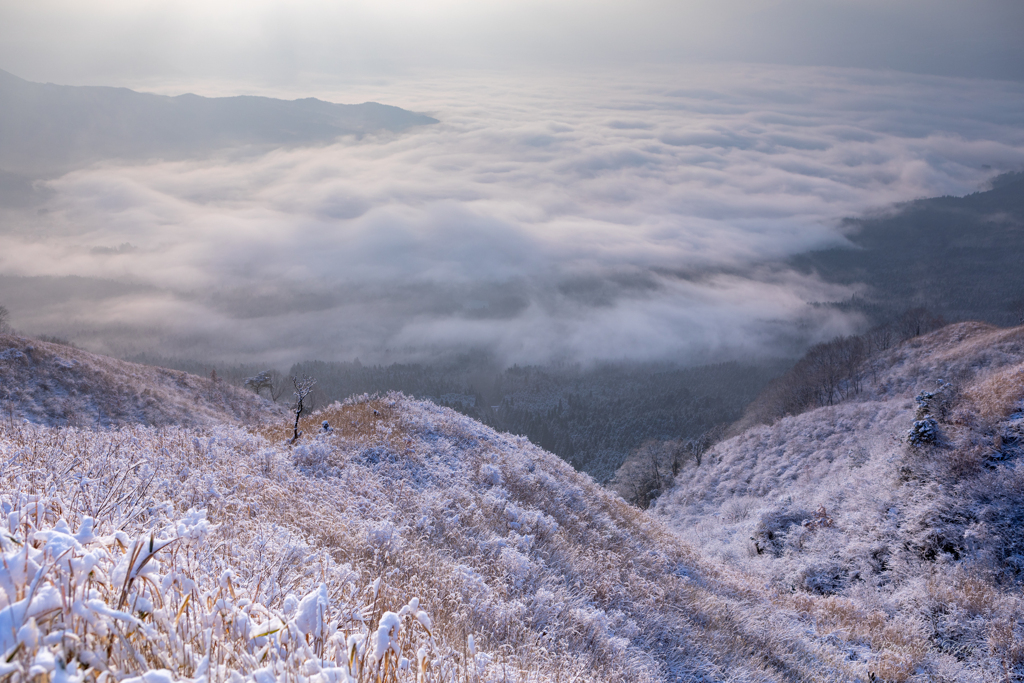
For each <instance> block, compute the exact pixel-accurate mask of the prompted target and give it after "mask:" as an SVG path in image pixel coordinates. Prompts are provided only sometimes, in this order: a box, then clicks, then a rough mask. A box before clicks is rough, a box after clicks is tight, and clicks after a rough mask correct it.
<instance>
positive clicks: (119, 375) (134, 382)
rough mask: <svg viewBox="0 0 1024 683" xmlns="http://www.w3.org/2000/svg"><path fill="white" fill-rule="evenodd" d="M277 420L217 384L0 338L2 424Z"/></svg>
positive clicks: (267, 408) (252, 399)
mask: <svg viewBox="0 0 1024 683" xmlns="http://www.w3.org/2000/svg"><path fill="white" fill-rule="evenodd" d="M279 414H280V409H279V408H277V407H275V406H272V405H270V404H268V403H267V402H266V401H263V400H261V399H259V398H258V397H256V396H254V395H253V394H252V393H251V392H247V391H243V390H241V389H238V388H236V387H233V386H230V385H228V384H226V383H224V382H219V381H213V380H211V379H206V378H201V377H196V376H195V375H189V374H187V373H184V372H179V371H177V370H167V369H164V368H156V367H151V366H148V365H138V364H136V363H127V362H124V361H119V360H115V359H113V358H107V357H104V356H97V355H96V354H92V353H89V352H87V351H83V350H81V349H77V348H74V347H71V346H65V345H63V344H51V343H48V342H42V341H39V340H36V339H26V338H23V337H17V336H14V335H9V334H0V419H3V420H6V421H8V422H10V421H11V420H17V421H21V420H28V421H30V422H34V423H38V424H46V425H54V426H66V425H71V426H82V427H85V426H92V425H98V426H112V425H120V424H127V423H141V424H149V425H168V424H184V425H213V424H219V423H238V422H253V421H259V420H261V419H267V418H269V417H270V416H271V415H279Z"/></svg>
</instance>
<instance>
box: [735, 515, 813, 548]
mask: <svg viewBox="0 0 1024 683" xmlns="http://www.w3.org/2000/svg"><path fill="white" fill-rule="evenodd" d="M810 518H811V513H810V512H808V511H807V510H803V509H799V508H796V509H793V508H790V507H788V506H787V507H780V508H772V509H770V510H768V511H767V512H765V513H764V514H762V515H761V518H760V519H759V520H758V521H757V525H756V526H755V527H754V534H753V536H751V537H750V540H751V541H753V542H754V548H755V549H756V551H757V554H758V555H760V554H762V553H768V554H769V555H773V556H775V557H780V556H781V555H782V553H783V550H784V548H785V545H786V540H787V537H788V535H789V533H790V531H791V530H793V528H794V527H797V528H799V527H800V526H802V525H803V523H804V522H806V521H807V520H809V519H810Z"/></svg>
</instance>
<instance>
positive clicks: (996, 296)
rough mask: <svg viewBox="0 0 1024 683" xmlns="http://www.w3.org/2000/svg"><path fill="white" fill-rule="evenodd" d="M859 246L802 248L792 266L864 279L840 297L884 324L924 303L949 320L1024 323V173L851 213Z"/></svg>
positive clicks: (846, 280)
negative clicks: (861, 292)
mask: <svg viewBox="0 0 1024 683" xmlns="http://www.w3.org/2000/svg"><path fill="white" fill-rule="evenodd" d="M844 228H845V231H846V233H847V235H848V237H849V240H850V242H851V243H852V244H853V248H845V249H844V248H836V249H828V250H824V251H816V252H811V253H807V254H801V255H799V256H797V257H794V258H793V259H791V261H790V265H792V266H794V267H796V268H797V269H798V270H801V271H803V272H816V273H818V274H819V275H820V276H821V277H822V278H823V279H824V280H826V281H828V282H836V283H842V284H856V283H865V284H867V285H868V286H869V290H868V291H867V293H866V295H865V296H864V297H858V298H856V299H854V300H852V301H846V302H842V303H841V305H842V306H843V307H846V308H850V309H854V310H860V311H863V312H865V313H867V314H868V315H869V316H870V317H871V318H872V320H873V321H874V322H876V323H881V322H884V321H886V320H889V319H891V318H894V317H897V315H898V314H899V313H900V312H902V311H904V310H906V309H908V308H913V307H918V306H923V307H925V308H927V309H928V310H929V311H931V312H932V313H936V314H939V315H942V316H943V317H945V318H946V320H947V321H950V322H953V321H961V320H984V321H985V322H988V323H991V324H994V325H1018V324H1020V323H1021V322H1024V271H1022V270H1021V263H1024V173H1009V174H1005V175H1003V176H1000V177H999V178H997V179H996V180H995V182H993V188H992V189H991V190H988V191H986V192H976V193H974V194H971V195H967V196H966V197H935V198H932V199H921V200H918V201H914V202H910V203H907V204H904V205H902V206H900V207H897V209H896V211H895V212H894V213H891V214H887V215H883V216H876V217H868V218H858V219H848V220H846V221H845V223H844Z"/></svg>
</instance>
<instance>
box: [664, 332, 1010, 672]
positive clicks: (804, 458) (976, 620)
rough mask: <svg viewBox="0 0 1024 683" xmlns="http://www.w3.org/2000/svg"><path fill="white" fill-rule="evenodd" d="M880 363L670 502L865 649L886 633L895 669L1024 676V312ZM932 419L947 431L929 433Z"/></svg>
mask: <svg viewBox="0 0 1024 683" xmlns="http://www.w3.org/2000/svg"><path fill="white" fill-rule="evenodd" d="M871 374H872V380H873V381H872V382H871V384H870V386H868V387H867V388H866V389H865V391H864V392H863V393H862V395H861V397H860V398H859V400H856V401H853V402H848V403H843V404H839V405H837V406H832V407H827V408H821V409H818V410H815V411H812V412H809V413H804V414H801V415H798V416H795V417H787V418H784V419H782V420H780V421H779V422H777V423H775V424H774V425H772V426H762V427H757V428H753V429H750V430H748V431H746V432H744V433H743V434H741V435H739V436H737V437H734V438H732V439H729V440H727V441H725V442H722V443H720V444H718V445H717V446H716V447H715V448H714V449H713V450H712V451H710V452H709V453H708V454H707V455H706V457H705V458H704V462H703V464H702V465H701V466H700V467H697V466H696V465H695V464H693V463H692V462H691V463H689V464H688V465H687V468H686V469H685V470H684V471H682V472H681V473H680V475H679V476H678V478H677V480H676V486H675V488H674V489H672V490H671V491H670V492H668V493H667V494H665V495H664V496H662V498H660V499H659V500H658V503H657V506H656V508H655V510H654V514H655V515H656V516H657V517H659V518H661V519H664V520H666V521H668V522H670V523H671V524H673V526H675V527H676V529H677V530H678V531H679V532H680V534H681V535H682V536H683V538H685V539H686V540H687V541H688V542H690V543H692V544H693V545H694V546H695V547H697V548H699V549H700V550H701V551H702V552H703V553H705V554H706V555H707V556H708V557H710V558H714V559H716V560H718V561H720V562H723V563H726V564H728V565H730V566H733V567H736V568H737V569H740V570H742V571H744V572H747V573H748V574H750V575H752V576H760V577H762V580H763V581H765V583H766V584H767V585H769V586H771V587H772V588H773V589H774V590H776V591H779V592H780V594H788V595H790V596H791V598H790V599H791V600H792V601H793V602H792V604H793V605H795V607H796V609H798V610H802V611H803V612H804V613H805V614H806V615H808V616H809V617H811V618H813V620H814V623H815V628H816V630H817V632H818V633H821V634H827V633H833V634H836V635H837V636H838V637H840V638H842V639H843V640H845V641H847V642H849V643H852V644H853V646H854V649H853V650H852V652H853V653H854V654H856V656H858V657H860V656H861V655H859V654H857V650H856V648H857V647H860V646H870V647H871V648H873V649H879V648H882V649H884V650H886V651H887V652H888V654H887V655H886V656H885V657H883V658H881V659H879V660H878V661H877V663H876V675H878V676H879V677H880V678H885V679H891V680H935V681H971V680H978V681H981V680H992V681H1002V680H1020V678H1021V677H1024V646H1022V643H1024V601H1022V593H1021V589H1022V585H1024V412H1022V410H1024V402H1022V400H1024V328H1016V329H1014V330H997V329H994V328H991V327H989V326H985V325H979V324H973V323H967V324H961V325H953V326H950V327H948V328H945V329H943V330H940V331H938V332H935V333H933V334H931V335H927V336H925V337H922V338H919V339H915V340H911V342H908V343H906V344H903V345H901V346H900V347H897V348H896V349H893V350H891V351H890V352H888V353H887V354H885V355H883V356H880V357H878V358H876V359H874V360H873V365H872V367H871ZM939 380H943V383H941V384H940V382H939ZM923 391H928V392H931V393H932V394H934V396H933V398H931V399H928V400H927V401H924V404H927V405H923V404H921V403H919V402H917V401H915V397H916V396H918V395H919V394H920V393H921V392H923ZM922 419H928V420H932V421H933V422H934V423H935V426H936V432H937V441H936V443H934V444H929V443H919V445H916V446H915V445H912V444H911V443H909V442H908V438H907V434H908V430H910V429H911V427H912V425H913V424H914V422H915V421H920V420H922ZM805 601H806V604H805ZM901 641H903V642H901Z"/></svg>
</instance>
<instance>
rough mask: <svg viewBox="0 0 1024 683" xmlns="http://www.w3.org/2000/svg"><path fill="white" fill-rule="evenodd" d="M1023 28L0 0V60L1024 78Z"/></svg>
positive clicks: (493, 1) (784, 13)
mask: <svg viewBox="0 0 1024 683" xmlns="http://www.w3.org/2000/svg"><path fill="white" fill-rule="evenodd" d="M1022 33H1024V3H1021V2H1019V0H972V1H971V2H964V1H963V0H895V1H894V0H631V1H630V2H625V1H623V0H347V1H344V2H326V1H324V0H291V1H289V2H281V1H280V0H219V1H218V0H213V1H211V0H149V1H146V0H92V1H90V2H88V3H83V2H80V1H79V0H33V1H32V2H18V1H15V0H4V2H3V3H0V64H2V65H3V67H2V68H5V69H6V70H7V71H11V72H12V73H16V74H18V75H20V76H22V77H23V78H28V79H30V80H44V81H46V80H52V81H54V82H61V83H76V84H77V83H89V84H98V85H109V84H113V83H114V82H117V84H122V83H128V82H134V83H140V82H153V81H161V80H165V81H166V80H168V79H170V80H175V81H180V82H189V81H194V80H197V79H217V80H224V81H231V82H235V83H239V82H243V81H244V82H257V83H261V84H264V85H266V84H277V85H285V84H289V83H294V82H296V81H297V80H301V79H302V78H303V77H305V76H308V75H309V74H322V75H330V76H333V77H335V78H354V77H361V76H365V75H367V74H377V75H401V74H409V73H413V72H417V71H418V70H420V69H428V70H449V69H465V68H486V69H512V70H515V69H521V68H524V67H535V68H542V69H552V70H557V69H565V68H573V67H575V68H579V67H585V68H592V67H609V66H615V67H622V66H626V65H634V64H649V63H664V64H680V63H694V62H720V61H738V62H763V63H774V64H791V65H803V66H836V67H855V68H869V69H893V70H897V71H906V72H912V73H924V74H933V75H945V76H967V77H972V78H998V79H1012V80H1020V79H1022V78H1024V51H1021V50H1020V49H1019V42H1020V36H1021V34H1022Z"/></svg>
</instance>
